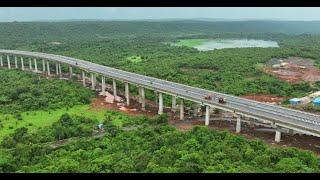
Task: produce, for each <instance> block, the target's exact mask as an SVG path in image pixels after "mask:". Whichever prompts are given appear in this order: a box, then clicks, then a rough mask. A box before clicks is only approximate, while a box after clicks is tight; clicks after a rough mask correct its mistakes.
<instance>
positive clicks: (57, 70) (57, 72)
mask: <svg viewBox="0 0 320 180" xmlns="http://www.w3.org/2000/svg"><path fill="white" fill-rule="evenodd" d="M56 75H59V65H58V63H56Z"/></svg>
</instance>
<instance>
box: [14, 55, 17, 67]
mask: <svg viewBox="0 0 320 180" xmlns="http://www.w3.org/2000/svg"><path fill="white" fill-rule="evenodd" d="M14 65H15V67H16V68H17V69H18V59H17V56H15V57H14Z"/></svg>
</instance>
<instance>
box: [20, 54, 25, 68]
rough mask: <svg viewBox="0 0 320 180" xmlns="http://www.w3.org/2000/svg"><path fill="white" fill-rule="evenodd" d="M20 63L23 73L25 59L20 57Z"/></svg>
mask: <svg viewBox="0 0 320 180" xmlns="http://www.w3.org/2000/svg"><path fill="white" fill-rule="evenodd" d="M20 61H21V69H22V71H24V62H23V57H22V56H21V57H20Z"/></svg>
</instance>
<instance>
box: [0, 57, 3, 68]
mask: <svg viewBox="0 0 320 180" xmlns="http://www.w3.org/2000/svg"><path fill="white" fill-rule="evenodd" d="M0 66H1V67H3V58H2V56H0Z"/></svg>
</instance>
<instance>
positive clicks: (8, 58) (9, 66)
mask: <svg viewBox="0 0 320 180" xmlns="http://www.w3.org/2000/svg"><path fill="white" fill-rule="evenodd" d="M7 62H8V69H11V65H10V57H9V56H7Z"/></svg>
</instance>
